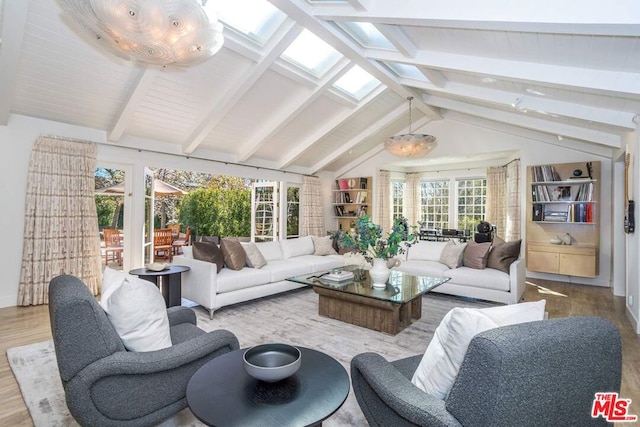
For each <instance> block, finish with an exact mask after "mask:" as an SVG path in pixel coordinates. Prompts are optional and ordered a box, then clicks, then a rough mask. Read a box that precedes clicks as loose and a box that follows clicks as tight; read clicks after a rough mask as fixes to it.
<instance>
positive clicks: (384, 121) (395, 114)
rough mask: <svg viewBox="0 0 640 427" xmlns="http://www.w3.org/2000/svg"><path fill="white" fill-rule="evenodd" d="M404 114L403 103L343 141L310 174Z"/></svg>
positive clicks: (405, 108)
mask: <svg viewBox="0 0 640 427" xmlns="http://www.w3.org/2000/svg"><path fill="white" fill-rule="evenodd" d="M405 114H407V106H406V105H405V104H404V103H403V104H402V105H400V106H399V107H396V108H394V109H393V110H392V111H390V112H389V113H388V114H387V115H386V116H384V117H382V118H381V119H379V120H377V121H376V122H375V124H373V125H371V126H369V127H367V128H366V129H364V130H363V131H362V132H360V133H358V134H357V135H356V136H354V137H353V138H351V139H350V140H348V141H345V142H344V143H343V144H341V145H340V148H339V149H337V150H333V151H332V152H331V154H329V155H328V156H326V157H325V158H324V159H322V160H320V161H319V162H317V163H315V164H314V165H313V166H312V167H311V171H312V172H311V173H317V172H319V171H321V170H322V169H323V168H324V167H325V166H327V165H328V164H330V163H331V162H333V161H334V160H336V159H337V158H338V157H340V156H343V155H344V154H345V153H347V152H348V151H349V150H351V149H352V148H353V147H355V146H356V145H358V144H359V143H360V142H362V140H363V139H365V138H367V137H368V136H371V135H373V134H375V133H377V132H380V131H381V130H382V129H384V128H385V127H387V126H389V125H390V124H391V123H393V122H395V121H396V120H398V119H399V118H401V117H402V116H404V115H405Z"/></svg>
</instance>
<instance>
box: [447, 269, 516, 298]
mask: <svg viewBox="0 0 640 427" xmlns="http://www.w3.org/2000/svg"><path fill="white" fill-rule="evenodd" d="M442 275H443V276H446V277H451V283H456V284H458V285H469V286H474V287H476V288H484V289H495V290H498V291H505V292H507V291H509V289H510V286H511V284H510V277H509V275H508V274H507V273H503V272H502V271H500V270H496V269H493V268H485V269H484V270H478V269H475V268H470V267H458V268H453V269H451V270H447V271H444V272H443V273H442Z"/></svg>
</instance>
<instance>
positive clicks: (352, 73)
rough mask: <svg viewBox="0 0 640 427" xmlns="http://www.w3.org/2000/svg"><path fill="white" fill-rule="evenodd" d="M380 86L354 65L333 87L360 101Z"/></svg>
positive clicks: (374, 79) (373, 78) (369, 75)
mask: <svg viewBox="0 0 640 427" xmlns="http://www.w3.org/2000/svg"><path fill="white" fill-rule="evenodd" d="M379 84H380V81H378V80H377V79H376V78H375V77H373V76H372V75H371V74H369V73H367V72H366V71H365V70H363V69H362V68H360V67H359V66H357V65H355V66H354V67H353V68H351V69H350V70H349V71H347V72H346V73H345V75H344V76H342V77H341V78H339V79H338V81H336V82H335V83H334V85H333V86H335V87H336V88H338V89H340V90H341V91H343V92H345V93H347V94H348V95H351V96H352V97H354V98H356V99H357V100H358V101H360V100H361V99H362V98H364V97H365V96H367V95H368V94H369V93H371V91H372V90H373V89H375V88H376V87H377V86H378V85H379Z"/></svg>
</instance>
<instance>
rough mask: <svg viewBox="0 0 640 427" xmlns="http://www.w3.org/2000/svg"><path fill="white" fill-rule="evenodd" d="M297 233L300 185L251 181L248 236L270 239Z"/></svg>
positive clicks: (258, 240)
mask: <svg viewBox="0 0 640 427" xmlns="http://www.w3.org/2000/svg"><path fill="white" fill-rule="evenodd" d="M299 235H300V185H299V184H292V183H286V182H255V183H253V186H252V188H251V240H252V241H254V242H270V241H275V240H279V239H289V238H293V237H298V236H299Z"/></svg>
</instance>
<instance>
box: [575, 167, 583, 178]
mask: <svg viewBox="0 0 640 427" xmlns="http://www.w3.org/2000/svg"><path fill="white" fill-rule="evenodd" d="M573 176H574V177H576V178H578V177H581V176H582V169H575V170H574V171H573Z"/></svg>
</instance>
